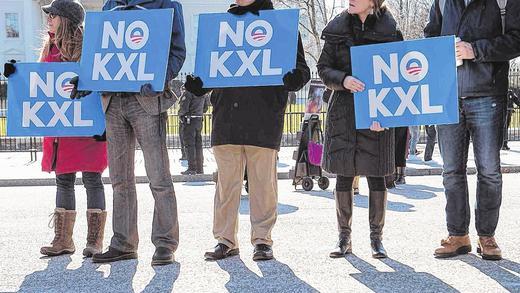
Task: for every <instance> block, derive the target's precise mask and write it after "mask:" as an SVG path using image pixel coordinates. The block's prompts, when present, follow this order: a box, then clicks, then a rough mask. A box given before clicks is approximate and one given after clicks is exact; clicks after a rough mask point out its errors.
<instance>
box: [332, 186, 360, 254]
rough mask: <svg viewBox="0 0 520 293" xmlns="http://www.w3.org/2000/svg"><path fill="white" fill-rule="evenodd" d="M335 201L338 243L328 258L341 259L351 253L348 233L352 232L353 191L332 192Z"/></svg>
mask: <svg viewBox="0 0 520 293" xmlns="http://www.w3.org/2000/svg"><path fill="white" fill-rule="evenodd" d="M334 198H335V200H336V218H337V221H338V232H339V239H340V240H339V242H338V249H337V250H335V251H332V252H331V253H330V254H329V256H330V257H333V258H336V257H342V256H344V255H345V254H346V253H351V252H352V245H351V244H350V233H351V232H352V210H353V209H354V192H353V191H337V190H335V191H334Z"/></svg>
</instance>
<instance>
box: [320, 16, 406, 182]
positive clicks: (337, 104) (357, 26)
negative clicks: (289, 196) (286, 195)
mask: <svg viewBox="0 0 520 293" xmlns="http://www.w3.org/2000/svg"><path fill="white" fill-rule="evenodd" d="M322 39H323V40H325V46H324V48H323V52H322V54H321V56H320V60H319V61H318V73H319V75H320V77H321V79H322V80H323V83H324V84H325V85H326V86H327V87H328V88H329V89H332V90H334V94H333V95H332V98H331V101H330V103H329V109H328V115H327V123H326V128H325V151H324V158H323V164H322V165H323V169H325V170H326V171H328V172H330V173H334V174H339V175H343V176H357V175H365V176H378V177H381V176H385V175H389V174H392V173H393V172H394V168H395V162H394V152H395V151H394V131H393V130H392V129H390V130H386V131H383V132H373V131H370V130H356V123H355V111H354V96H353V94H352V93H351V92H350V91H347V90H346V89H345V88H344V87H343V80H344V79H345V77H346V76H349V75H352V67H351V59H350V48H351V47H353V46H359V45H367V44H376V43H385V42H392V41H401V40H402V39H403V37H402V34H401V33H400V32H399V31H398V30H397V26H396V22H395V20H394V18H393V17H392V15H391V13H390V12H389V11H387V10H386V9H383V10H382V11H381V14H380V16H379V17H376V16H374V15H370V16H369V17H368V18H367V19H366V21H365V23H364V24H362V23H361V20H360V19H359V17H358V16H357V15H351V14H349V13H348V12H347V11H345V12H343V13H341V14H340V15H338V16H337V17H336V18H335V19H333V20H332V21H331V22H330V23H329V24H328V25H327V27H326V28H325V30H324V31H323V34H322Z"/></svg>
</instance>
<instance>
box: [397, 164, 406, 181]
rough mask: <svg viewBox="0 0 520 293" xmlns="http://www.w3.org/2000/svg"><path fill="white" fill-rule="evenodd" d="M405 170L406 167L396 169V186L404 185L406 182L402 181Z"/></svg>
mask: <svg viewBox="0 0 520 293" xmlns="http://www.w3.org/2000/svg"><path fill="white" fill-rule="evenodd" d="M405 169H406V167H397V174H396V175H397V176H396V179H395V184H397V185H401V184H406V180H405V179H404V177H405V175H404V171H405Z"/></svg>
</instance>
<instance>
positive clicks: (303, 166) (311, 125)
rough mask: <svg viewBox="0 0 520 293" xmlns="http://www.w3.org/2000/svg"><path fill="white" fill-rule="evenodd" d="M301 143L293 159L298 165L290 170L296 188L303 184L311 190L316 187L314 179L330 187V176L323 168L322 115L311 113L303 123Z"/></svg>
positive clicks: (323, 185) (324, 187)
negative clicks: (327, 175)
mask: <svg viewBox="0 0 520 293" xmlns="http://www.w3.org/2000/svg"><path fill="white" fill-rule="evenodd" d="M299 136H300V145H299V146H298V150H297V151H294V154H293V159H294V160H296V165H295V167H294V169H293V170H291V171H290V172H289V176H290V178H291V179H293V185H294V188H297V186H298V185H301V186H302V187H303V189H304V190H305V191H311V190H312V188H313V187H314V180H317V182H318V186H319V187H320V188H321V189H322V190H325V189H327V188H328V187H329V178H327V177H325V176H323V173H322V170H321V155H322V152H323V132H322V130H321V121H320V116H319V115H317V114H311V115H310V116H309V117H306V118H305V119H304V121H303V123H302V129H301V132H300V133H299Z"/></svg>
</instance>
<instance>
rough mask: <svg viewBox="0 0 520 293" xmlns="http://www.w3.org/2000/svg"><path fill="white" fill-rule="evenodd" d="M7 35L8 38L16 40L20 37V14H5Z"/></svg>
mask: <svg viewBox="0 0 520 293" xmlns="http://www.w3.org/2000/svg"><path fill="white" fill-rule="evenodd" d="M5 33H6V37H7V38H12V39H14V38H19V37H20V20H19V18H18V13H6V14H5Z"/></svg>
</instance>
